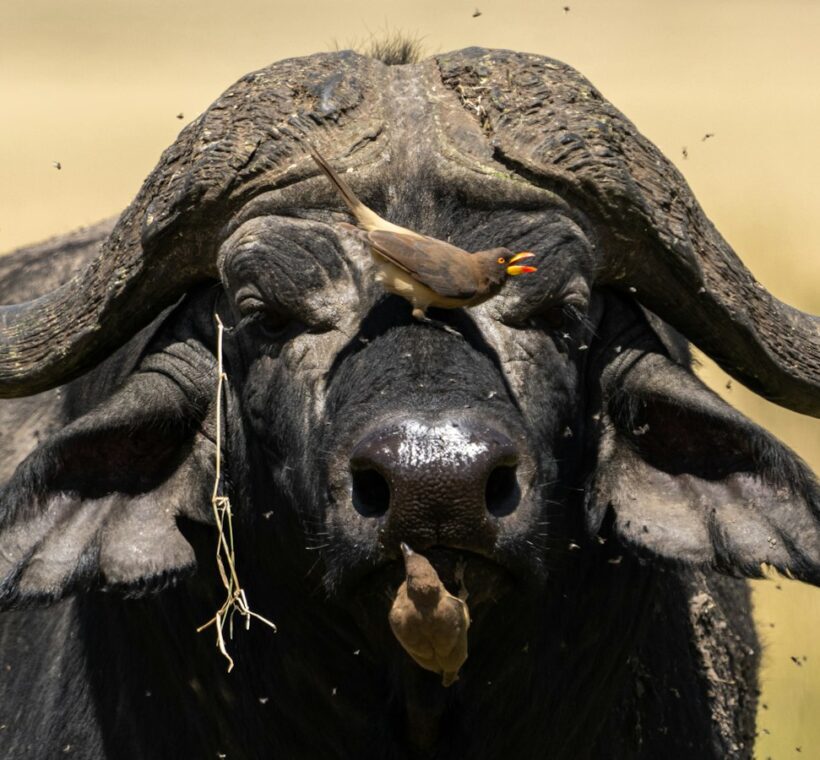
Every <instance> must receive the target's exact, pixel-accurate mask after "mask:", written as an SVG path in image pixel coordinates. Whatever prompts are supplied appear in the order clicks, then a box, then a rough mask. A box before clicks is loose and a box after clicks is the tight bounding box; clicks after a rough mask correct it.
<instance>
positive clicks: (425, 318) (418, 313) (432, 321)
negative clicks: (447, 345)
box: [413, 309, 464, 338]
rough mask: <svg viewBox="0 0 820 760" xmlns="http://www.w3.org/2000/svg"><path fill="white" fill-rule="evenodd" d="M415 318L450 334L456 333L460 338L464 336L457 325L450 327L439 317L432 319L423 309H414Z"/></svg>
mask: <svg viewBox="0 0 820 760" xmlns="http://www.w3.org/2000/svg"><path fill="white" fill-rule="evenodd" d="M413 319H415V320H416V321H417V322H423V323H424V324H425V325H430V327H437V328H438V329H439V330H444V332H448V333H450V335H455V336H457V337H459V338H463V337H464V336H463V335H462V334H461V333H460V332H459V331H458V330H456V329H455V327H450V325H446V324H444V322H440V321H439V320H438V319H430V317H428V316H427V315H426V314H425V313H424V312H423V311H422V310H421V309H413Z"/></svg>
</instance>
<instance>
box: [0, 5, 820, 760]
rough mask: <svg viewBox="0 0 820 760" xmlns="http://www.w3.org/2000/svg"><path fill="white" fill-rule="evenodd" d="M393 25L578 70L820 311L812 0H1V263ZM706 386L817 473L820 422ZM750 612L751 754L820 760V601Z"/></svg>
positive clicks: (738, 242)
mask: <svg viewBox="0 0 820 760" xmlns="http://www.w3.org/2000/svg"><path fill="white" fill-rule="evenodd" d="M475 2H478V8H479V9H480V10H481V12H482V15H481V16H479V17H477V18H473V17H472V14H473V11H474V10H475V8H476V6H475ZM565 4H566V5H568V6H569V11H565V10H564V9H563V6H564V5H565ZM395 30H404V31H406V32H409V33H411V34H415V35H417V36H419V37H422V38H423V44H424V47H425V49H426V51H427V52H437V51H444V50H449V49H454V48H458V47H464V46H467V45H483V46H488V47H506V48H515V49H520V50H527V51H531V52H537V53H543V54H546V55H550V56H553V57H555V58H559V59H561V60H564V61H566V62H567V63H570V64H571V65H573V66H575V67H576V68H578V69H579V70H580V71H581V72H583V73H584V74H585V75H586V76H587V77H589V78H590V79H591V80H592V82H593V83H594V84H595V85H596V86H597V87H599V88H600V89H601V90H602V91H603V93H604V94H605V95H606V96H607V97H608V98H609V99H610V100H611V101H612V102H614V103H615V105H616V106H618V107H619V108H620V109H621V110H623V111H624V112H625V113H626V114H627V116H629V117H630V118H631V119H632V120H633V121H635V123H636V124H637V125H638V127H639V128H640V129H641V130H642V131H643V133H644V134H645V135H647V136H648V137H649V138H650V139H652V140H653V141H654V142H655V143H657V144H658V145H659V147H660V148H661V149H662V150H663V151H664V152H665V153H666V154H667V155H668V156H669V157H670V158H672V159H673V160H674V161H675V162H676V164H677V165H678V167H679V168H680V169H681V170H682V171H683V173H684V174H685V175H686V177H687V178H688V180H689V182H690V184H691V185H692V187H693V188H694V190H695V193H696V195H697V196H698V198H699V199H700V201H701V203H702V204H703V205H704V207H705V208H706V210H707V213H708V214H709V215H710V217H711V218H712V220H713V221H714V222H715V223H716V224H717V226H718V228H719V229H720V230H721V231H722V232H723V234H724V235H725V236H726V237H727V239H728V240H729V241H730V242H731V243H732V244H733V245H734V247H735V249H736V250H737V251H738V253H739V254H740V255H741V256H742V257H743V259H744V260H745V261H746V262H747V263H748V264H749V266H750V267H751V269H752V270H753V271H754V272H755V274H756V275H757V277H758V278H759V279H760V280H761V281H762V282H763V284H764V285H765V286H766V287H768V288H769V289H770V290H771V291H773V292H774V293H775V294H776V295H778V296H779V297H781V298H783V299H785V300H787V301H789V302H790V303H792V304H794V305H795V306H797V307H799V308H802V309H805V310H808V311H812V312H814V313H817V312H818V311H820V259H819V258H818V251H820V224H818V220H817V216H818V213H820V139H818V135H820V118H819V117H820V3H818V2H812V0H803V1H802V2H801V1H800V0H765V1H764V0H752V1H751V2H750V1H749V0H688V1H687V2H679V3H672V2H671V1H664V0H549V2H537V3H536V2H532V1H530V2H522V1H521V0H469V2H468V0H446V2H445V1H444V0H412V2H411V1H409V0H407V1H405V2H396V3H373V2H363V1H361V0H359V1H357V2H349V3H344V2H341V0H338V1H337V2H330V1H329V0H315V1H312V0H302V1H301V2H293V1H286V0H265V1H264V2H262V1H260V0H233V1H232V2H227V0H196V2H182V1H181V0H70V1H68V2H67V1H66V0H0V250H8V249H10V248H13V247H15V246H18V245H22V244H24V243H27V242H32V241H35V240H39V239H42V238H44V237H46V236H48V235H52V234H56V233H60V232H63V231H67V230H69V229H72V228H74V227H77V226H79V225H82V224H86V223H91V222H94V221H96V220H98V219H101V218H103V217H105V216H108V215H111V214H114V213H117V212H119V211H120V210H121V209H122V208H123V207H124V206H125V205H126V204H127V203H128V202H129V200H130V199H131V198H132V196H133V195H134V194H135V192H136V190H137V188H138V187H139V185H140V183H141V181H142V179H143V178H144V177H145V176H146V175H147V173H148V172H149V171H150V170H151V168H152V167H153V165H154V163H155V162H156V159H157V157H158V156H159V154H160V152H161V151H162V149H163V148H165V147H166V146H167V145H168V144H170V143H171V142H172V141H173V139H174V137H175V136H176V134H177V132H178V131H179V129H180V128H181V126H182V125H183V124H184V123H187V122H188V121H189V120H190V119H191V118H193V117H194V116H195V115H196V114H197V113H198V112H200V111H201V110H202V109H204V108H205V107H206V106H207V105H208V104H209V103H210V102H211V101H213V100H214V99H215V98H216V97H217V96H218V95H219V94H220V92H221V91H222V90H224V89H225V88H226V87H227V86H228V85H229V84H231V83H232V82H233V81H234V80H236V79H237V78H238V77H240V76H241V75H242V74H245V73H246V72H248V71H250V70H252V69H256V68H260V67H262V66H265V65H267V64H268V63H271V62H273V61H275V60H277V59H280V58H284V57H287V56H294V55H303V54H308V53H311V52H315V51H317V50H322V49H329V48H333V47H335V46H337V45H339V46H341V47H347V46H350V45H355V44H361V43H366V42H367V40H368V38H369V37H370V36H371V35H380V34H383V33H384V32H385V31H395ZM178 113H183V114H184V121H182V120H178V119H177V118H176V115H177V114H178ZM707 132H710V133H714V137H712V138H710V139H708V140H706V141H703V140H702V138H703V136H704V135H705V134H706V133H707ZM684 147H685V148H686V150H687V152H688V158H684V156H683V148H684ZM54 161H60V162H61V164H62V169H61V170H59V171H58V170H57V169H56V168H54V167H53V165H52V162H54ZM705 374H706V376H707V378H708V379H709V381H710V382H712V383H713V384H714V386H715V387H716V388H718V389H719V390H720V391H721V392H722V393H723V394H724V395H725V396H727V397H728V398H729V399H730V400H731V401H732V403H734V404H736V405H737V406H738V407H740V408H741V409H743V410H744V411H745V412H746V413H748V414H750V415H751V416H753V417H754V418H755V419H757V420H759V421H761V422H762V423H763V424H764V425H765V426H766V427H768V428H769V429H770V430H772V431H773V432H775V433H776V434H777V435H778V436H780V437H781V438H782V439H783V440H784V441H786V442H787V443H789V444H790V445H791V446H793V447H794V448H795V449H796V450H797V451H798V452H799V453H800V454H801V455H802V456H803V457H804V458H805V459H807V460H808V461H809V463H810V464H811V465H812V466H813V467H814V469H815V470H816V471H817V470H820V424H818V423H817V422H816V421H814V420H809V419H807V418H804V417H801V416H799V415H796V414H793V413H790V412H786V411H783V410H780V409H778V408H776V407H773V406H771V405H769V404H767V403H766V402H763V401H761V400H759V399H756V398H754V397H752V396H751V394H748V393H746V392H745V391H743V389H741V388H738V386H737V384H734V385H733V386H732V388H731V389H726V388H725V385H724V383H725V379H724V378H723V377H722V376H721V375H720V373H718V372H717V371H715V370H713V369H711V368H709V367H707V369H706V372H705ZM778 586H780V589H779V588H778ZM755 600H756V605H757V616H758V622H759V627H760V631H761V635H762V638H763V640H764V642H765V643H766V650H765V653H764V662H765V670H764V682H763V697H762V702H763V703H764V704H766V705H767V708H768V709H763V708H761V712H760V720H759V726H760V730H761V736H760V739H759V742H758V755H759V757H760V758H765V757H768V756H772V757H774V758H787V757H814V758H820V636H818V631H820V591H817V590H814V589H810V588H808V587H804V586H801V585H800V584H797V583H791V582H788V581H782V582H777V585H776V582H774V581H768V582H764V583H760V584H756V587H755ZM803 655H805V656H806V657H807V658H808V659H807V661H806V662H805V663H804V664H802V665H800V666H798V665H795V664H794V663H793V662H792V660H791V659H790V657H791V656H803ZM763 729H766V731H768V732H769V733H765V732H764V731H763ZM798 747H799V748H800V750H801V752H800V754H798V750H797V748H798Z"/></svg>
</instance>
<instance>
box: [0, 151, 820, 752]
mask: <svg viewBox="0 0 820 760" xmlns="http://www.w3.org/2000/svg"><path fill="white" fill-rule="evenodd" d="M423 168H424V167H423V166H422V167H421V169H420V170H419V175H418V176H417V177H413V176H408V174H407V173H406V172H405V173H404V174H403V175H402V177H403V180H404V182H405V183H406V185H405V189H404V190H400V191H399V192H397V193H393V194H392V195H391V193H390V192H387V190H386V189H385V188H381V189H378V188H377V189H374V190H373V197H370V198H363V200H365V202H367V203H369V204H372V205H373V207H374V208H375V209H376V210H377V211H378V213H380V214H382V215H384V216H385V217H386V218H388V219H392V220H394V221H396V222H397V223H401V224H405V225H407V226H409V227H412V228H413V229H417V230H419V231H420V232H422V233H425V234H430V235H434V236H438V237H441V238H446V239H448V240H450V241H451V242H452V243H454V244H456V245H458V246H460V247H462V248H465V249H467V250H476V249H481V248H489V247H493V246H502V245H503V246H507V247H509V248H511V249H514V250H532V251H534V252H536V254H537V256H538V272H537V273H535V274H533V275H531V276H528V277H526V278H523V277H522V278H517V279H516V281H515V282H513V283H509V284H508V285H507V286H506V287H505V289H504V290H503V291H502V293H501V295H499V296H498V297H496V298H494V299H492V300H491V301H489V302H487V303H485V304H483V305H481V306H479V307H477V308H475V309H471V310H469V311H464V310H454V311H451V312H438V313H433V314H431V316H434V317H435V318H437V319H441V320H443V321H446V322H447V324H449V325H450V326H452V327H454V328H455V329H456V330H457V331H458V332H460V333H461V335H462V337H458V336H457V335H453V334H451V333H449V332H446V331H444V330H442V329H439V328H436V327H434V326H429V325H424V324H419V323H417V322H415V321H414V320H412V318H411V316H410V307H409V306H408V304H406V303H405V302H403V301H401V300H400V299H398V298H396V297H393V296H385V295H384V293H383V292H382V291H381V290H380V289H379V288H378V286H377V285H376V284H375V282H374V277H373V274H374V273H373V267H372V262H371V260H370V258H369V255H368V253H367V251H366V250H365V249H364V248H363V246H362V244H361V242H360V241H359V240H358V239H357V238H356V237H355V236H353V235H351V234H350V233H349V232H347V231H346V230H345V229H344V228H342V227H339V226H338V224H337V222H339V221H343V220H345V218H346V217H345V216H343V215H342V214H341V213H339V212H336V211H332V210H327V209H326V208H323V207H322V206H321V204H313V203H310V202H308V201H307V200H306V201H305V202H304V203H303V205H298V206H296V207H293V206H291V207H290V208H289V211H288V213H287V214H286V213H282V212H281V211H280V212H278V213H275V214H274V213H272V212H271V210H270V208H269V204H266V203H265V202H264V201H259V200H258V199H257V200H256V201H255V200H254V199H251V200H250V201H248V202H247V203H246V204H245V205H244V207H242V208H240V209H238V210H237V209H232V210H231V216H230V217H229V218H226V219H223V226H222V227H221V228H220V229H221V232H220V237H219V240H218V243H219V254H218V257H217V269H218V274H217V277H216V278H215V284H211V285H203V286H200V287H197V288H192V289H191V291H190V292H189V293H188V294H187V295H186V296H185V298H184V299H183V300H182V302H180V303H179V304H177V305H175V306H174V307H172V308H171V309H170V310H168V311H166V312H165V313H163V314H162V315H161V316H160V317H159V318H157V319H156V320H155V321H154V323H153V324H152V325H150V326H149V327H148V328H146V329H145V330H144V331H143V332H142V333H140V334H139V335H138V336H137V337H136V338H134V339H133V340H132V341H131V343H130V344H129V345H127V346H126V347H124V348H123V349H121V350H120V351H119V352H118V353H117V354H115V355H114V356H113V357H112V358H111V359H109V360H108V361H106V362H105V363H104V364H103V365H102V366H101V367H99V368H98V369H97V370H95V371H94V372H92V373H91V374H90V375H88V376H86V377H83V378H80V379H79V380H77V381H75V382H73V383H72V384H71V385H69V386H67V387H66V388H65V389H58V390H57V391H50V392H47V393H45V394H42V395H41V396H40V397H37V398H35V399H34V400H33V403H31V404H30V403H28V402H26V403H25V404H24V403H21V402H17V401H5V402H1V403H2V406H0V414H2V415H3V420H2V421H3V425H4V428H6V429H9V430H14V431H17V432H16V434H15V435H16V437H15V442H14V446H13V448H14V454H11V452H9V455H8V456H9V459H8V461H7V462H6V464H5V473H4V474H5V476H6V477H8V478H9V481H8V484H7V486H6V488H5V490H4V491H3V508H4V509H5V517H4V522H3V527H4V530H5V532H4V533H2V534H0V538H1V540H2V543H0V547H2V549H3V555H2V556H4V557H5V559H4V560H3V561H4V562H5V563H6V565H5V566H4V567H3V571H4V572H3V575H4V577H6V579H7V580H6V581H4V584H5V585H4V586H3V587H2V592H3V600H4V603H5V604H6V605H7V606H12V607H14V606H16V607H19V608H21V609H19V610H15V611H12V612H8V613H5V614H4V615H3V616H2V618H1V620H2V622H0V651H2V652H3V658H4V662H5V663H7V664H8V665H9V666H10V668H7V676H6V677H5V678H4V679H3V682H2V683H0V710H2V712H1V713H0V723H3V724H5V725H6V726H7V728H6V729H4V730H3V732H0V748H2V749H3V750H4V751H3V753H2V754H3V755H4V756H7V757H13V758H23V757H32V756H42V757H50V756H53V755H56V754H57V753H58V752H62V751H66V752H75V753H76V754H77V756H80V757H88V758H104V757H111V758H114V757H116V758H176V757H213V756H216V755H217V753H224V754H225V755H226V756H227V757H229V758H232V759H233V758H258V757H260V758H261V757H298V758H302V757H304V758H308V757H327V758H332V757H338V758H349V757H383V758H415V757H430V758H455V757H478V758H501V757H504V758H545V757H549V758H581V757H595V758H602V757H612V758H624V757H636V758H654V757H659V756H667V757H677V758H689V757H715V758H718V757H727V756H732V757H749V756H751V748H752V744H753V733H754V725H753V722H754V709H755V702H756V666H757V661H758V643H757V641H756V638H755V635H754V632H753V628H752V625H751V620H750V609H749V599H748V592H747V590H746V587H745V585H744V583H743V582H742V581H740V580H736V579H732V578H729V577H727V576H728V575H756V574H759V572H760V563H761V562H764V561H767V562H772V563H774V564H778V566H782V567H789V568H790V569H792V570H793V571H794V572H795V574H799V575H800V577H804V578H806V579H807V580H813V581H814V582H817V579H818V578H820V576H818V574H817V573H818V570H817V545H818V539H817V536H818V521H817V510H816V486H815V485H814V481H813V480H812V476H811V474H810V473H809V472H808V471H807V470H806V469H805V467H804V466H803V465H802V463H800V462H799V460H798V459H797V458H796V457H795V456H794V455H793V454H792V453H791V452H789V451H788V450H787V449H785V448H784V447H783V446H782V445H781V444H779V443H778V442H777V441H775V440H774V439H773V438H771V437H770V436H768V434H766V433H765V432H764V431H762V430H760V429H759V428H757V427H756V426H754V425H753V424H752V423H750V422H749V421H747V420H745V419H744V418H743V417H742V416H741V415H739V414H737V413H736V412H734V411H733V410H731V409H730V408H729V407H728V406H726V405H725V404H723V402H721V401H720V400H719V399H718V398H717V397H716V396H714V394H712V393H711V392H709V391H708V390H707V389H705V388H704V387H703V386H702V385H701V384H700V383H699V381H697V380H696V379H695V378H694V376H693V375H692V374H691V372H690V371H689V369H688V354H687V350H686V348H685V342H683V341H682V340H681V339H680V337H679V336H677V335H676V334H675V333H674V332H673V331H672V330H671V329H670V328H668V327H666V326H665V325H664V324H663V323H661V322H660V320H658V319H657V318H656V317H654V316H653V315H652V314H650V313H649V312H646V311H645V310H644V309H643V308H642V307H640V306H639V305H638V304H637V303H636V302H635V301H634V300H632V299H631V298H629V297H628V295H626V294H623V293H617V292H615V291H613V290H610V289H608V288H601V287H596V285H595V280H594V275H595V271H596V267H598V266H599V264H600V261H599V257H600V255H601V249H602V247H604V241H601V240H599V239H597V238H595V237H594V236H592V234H591V232H590V231H589V230H590V229H591V225H587V224H585V223H584V219H583V214H582V213H580V212H577V211H573V212H572V213H569V212H568V211H567V209H566V207H565V205H564V204H561V203H556V204H555V206H554V207H550V206H549V204H546V205H544V204H541V205H540V206H539V207H538V208H537V209H533V208H531V207H523V206H522V207H521V208H516V207H505V208H502V207H499V208H497V209H487V208H482V209H477V208H474V207H472V206H470V205H469V204H463V205H459V204H458V203H455V202H450V201H448V200H447V198H448V188H447V187H446V186H439V185H437V184H436V182H435V181H434V179H431V178H430V176H429V175H425V174H424V172H423V171H422V169H423ZM380 190H384V192H383V193H382V192H381V191H380ZM224 212H225V213H226V214H227V213H228V209H227V208H226V209H224ZM50 255H52V256H55V257H57V259H58V260H59V261H63V260H69V259H70V260H72V261H74V262H75V263H76V264H79V263H80V261H82V260H85V258H87V256H88V253H87V252H84V251H82V250H80V251H77V250H76V249H75V250H72V249H71V248H70V247H65V248H64V249H62V252H61V247H60V245H59V244H57V245H55V246H54V247H53V248H52V250H51V251H50ZM35 258H36V256H35V255H34V254H33V253H31V252H29V253H26V252H23V253H21V254H18V256H17V258H16V259H14V260H13V261H11V262H8V263H7V264H6V280H5V282H6V283H7V290H9V291H14V290H15V286H14V282H15V280H18V281H22V280H25V278H26V272H27V271H34V270H33V269H32V268H33V267H34V261H35ZM27 268H29V269H27ZM39 283H40V289H41V290H42V291H44V290H46V289H48V288H49V287H53V286H54V284H55V283H53V282H48V281H47V275H40V279H39ZM19 287H20V285H19V284H18V285H17V286H16V288H17V289H18V290H19ZM4 295H5V296H6V301H14V300H20V298H19V297H18V296H16V295H15V294H14V293H13V292H12V293H10V294H9V293H4ZM214 313H217V314H219V315H220V317H221V319H222V321H223V322H224V323H225V324H226V332H225V336H224V353H225V372H226V375H227V378H228V390H227V392H226V401H227V404H226V411H225V427H226V434H225V441H224V447H223V450H224V466H225V470H226V474H225V491H226V493H228V494H229V495H230V497H231V500H232V503H233V507H234V511H235V514H236V525H235V529H236V546H237V554H238V571H239V577H240V578H241V580H242V583H243V585H244V587H245V589H246V591H247V594H248V597H249V600H250V603H251V606H252V608H253V609H255V610H257V611H258V612H259V613H261V614H263V615H265V616H266V617H267V618H269V619H271V620H273V621H274V622H275V623H276V624H277V626H278V629H279V630H278V633H276V634H274V633H272V632H271V631H270V630H269V629H267V628H266V627H265V626H262V625H257V624H254V625H252V627H251V629H250V630H249V631H247V632H246V631H244V630H242V631H237V633H236V635H235V639H234V641H233V642H230V643H229V648H230V650H231V652H232V655H233V656H234V658H235V660H236V662H237V667H236V669H235V670H234V671H233V672H232V673H231V674H229V675H228V674H226V673H225V667H224V666H225V663H224V661H223V660H222V659H221V658H220V656H219V654H218V653H217V651H216V649H215V648H214V640H213V630H212V629H210V630H208V631H206V632H205V633H201V634H197V633H196V632H195V629H196V627H197V626H199V625H201V624H202V623H203V622H205V621H206V620H208V619H209V618H210V617H211V616H212V615H213V613H214V610H215V609H217V607H218V606H219V604H220V603H221V598H220V590H219V581H218V574H217V570H216V567H215V565H214V561H213V555H214V550H215V532H214V529H213V524H212V520H213V518H212V516H211V506H210V503H209V499H210V490H211V488H212V485H213V478H214V472H213V461H214V452H215V448H214V437H215V417H214V404H213V399H214V386H215V377H216V362H215V351H216V340H217V339H216V331H215V329H214V321H213V314H214ZM70 420H73V422H71V423H70V424H66V423H68V422H69V421H70ZM35 429H36V431H37V434H36V435H35V432H34V431H35ZM35 446H36V448H35ZM32 450H34V453H33V454H31V456H29V458H28V459H26V460H25V461H24V462H23V464H22V465H21V466H20V468H19V469H18V470H17V471H16V473H15V474H14V475H12V474H11V469H12V466H13V465H15V464H17V463H18V462H20V461H21V460H23V459H24V457H25V456H26V455H28V454H29V452H31V451H32ZM35 518H36V519H35ZM15 531H17V532H15ZM402 541H404V542H407V543H408V544H409V545H410V546H412V547H413V549H415V550H416V551H419V552H422V553H423V554H424V555H425V556H427V557H428V558H430V559H431V561H432V562H433V564H434V565H435V566H436V569H437V570H438V572H439V574H440V576H441V577H442V580H443V581H444V582H445V584H447V585H448V586H449V587H450V590H451V591H455V586H456V578H455V567H456V564H457V563H458V562H460V561H463V562H464V563H465V568H466V569H465V576H464V580H465V584H466V586H467V589H468V591H469V593H470V597H469V605H470V614H471V618H472V625H471V628H470V634H469V642H470V644H469V646H470V655H469V658H468V660H467V662H466V664H465V665H464V667H463V668H462V670H461V672H460V678H459V681H458V682H457V683H456V684H454V685H453V686H452V687H450V688H449V689H446V690H445V689H443V688H442V687H441V682H440V679H439V678H438V677H437V676H436V675H435V674H433V673H429V672H426V671H424V670H422V669H420V668H418V667H417V666H416V665H415V664H414V663H413V662H412V660H411V659H410V658H409V657H408V656H407V655H406V654H405V653H404V652H403V651H402V650H401V648H400V646H399V645H398V643H397V642H396V641H395V639H394V638H393V637H392V634H391V632H390V629H389V625H388V620H387V615H388V610H389V608H390V603H391V599H392V595H393V594H394V593H395V591H396V589H397V587H398V585H399V583H400V582H401V580H402V575H403V572H402V563H401V555H400V551H399V544H400V542H402ZM772 542H774V543H772ZM26 547H29V548H28V549H26ZM135 547H136V548H135ZM27 552H28V553H27ZM9 568H12V569H11V570H9ZM718 571H721V572H718ZM722 573H725V574H722ZM100 587H102V588H104V589H106V590H108V591H110V592H111V593H107V594H100V593H97V592H96V591H95V590H96V589H97V588H100ZM77 591H79V592H89V593H79V594H75V595H74V596H68V595H69V594H71V593H72V592H77ZM123 592H124V593H123ZM130 597H138V598H130ZM35 602H49V603H51V606H50V607H45V608H43V607H32V606H31V605H33V604H34V603H35ZM29 607H31V608H30V609H29ZM238 622H239V621H238V620H237V623H238ZM238 627H239V626H238V625H237V628H238ZM65 747H69V749H68V750H65ZM33 753H34V754H33Z"/></svg>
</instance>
